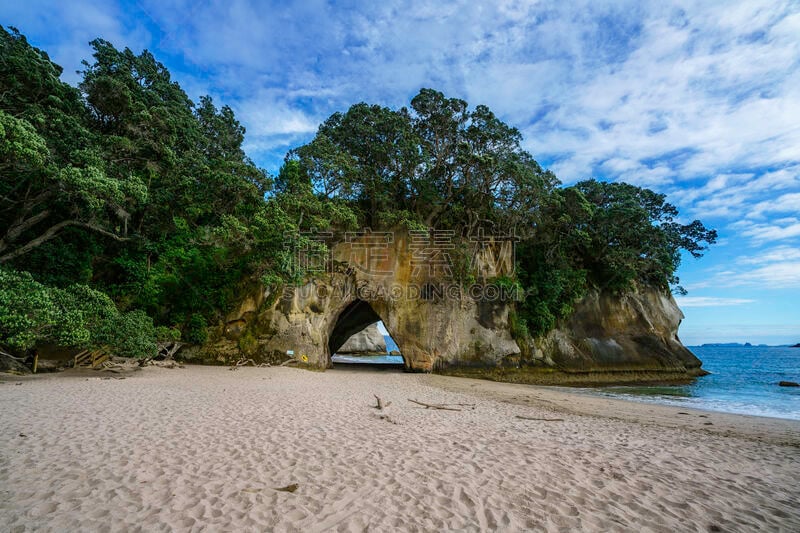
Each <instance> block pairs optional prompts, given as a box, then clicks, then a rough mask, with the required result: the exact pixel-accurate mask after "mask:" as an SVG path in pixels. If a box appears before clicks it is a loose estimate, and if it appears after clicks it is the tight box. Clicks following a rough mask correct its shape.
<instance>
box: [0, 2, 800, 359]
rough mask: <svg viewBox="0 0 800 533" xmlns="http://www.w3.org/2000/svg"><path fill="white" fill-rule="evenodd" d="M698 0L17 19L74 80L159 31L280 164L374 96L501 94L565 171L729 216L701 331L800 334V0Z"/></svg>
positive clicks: (799, 338) (191, 79) (314, 5)
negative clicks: (102, 55) (96, 51)
mask: <svg viewBox="0 0 800 533" xmlns="http://www.w3.org/2000/svg"><path fill="white" fill-rule="evenodd" d="M695 4H696V3H695V2H664V1H647V0H645V1H639V2H603V1H590V2H580V1H576V2H563V1H558V2H548V1H540V2H525V1H496V2H478V1H472V2H470V1H463V2H452V3H448V4H444V3H442V2H434V1H408V2H401V1H394V0H385V1H382V2H347V1H345V2H335V3H334V2H324V1H313V0H307V1H304V2H298V3H295V4H292V3H286V2H261V1H254V0H253V1H247V0H228V1H206V2H203V1H170V0H142V1H138V2H133V1H116V2H115V1H113V0H106V1H101V2H94V1H89V0H73V1H69V2H63V1H50V2H47V1H40V0H26V1H24V2H3V3H2V4H0V23H2V24H3V25H12V26H17V27H18V28H19V29H20V31H22V32H23V33H24V34H26V35H27V36H28V38H29V39H30V40H31V42H32V43H33V44H35V45H36V46H39V47H41V48H44V49H45V50H47V51H48V52H49V53H50V55H51V57H52V58H53V59H54V60H55V61H56V62H57V63H59V64H60V65H62V66H63V67H64V68H65V72H64V76H63V78H64V80H66V81H68V82H70V83H75V82H76V81H77V80H78V78H79V76H78V75H77V74H75V71H76V70H78V69H79V68H80V61H81V59H86V58H88V57H89V56H90V48H89V46H88V42H89V41H90V40H91V39H93V38H95V37H103V38H105V39H107V40H109V41H111V42H112V43H114V44H115V45H116V46H117V47H118V48H123V47H126V46H127V47H130V48H131V49H133V50H134V51H137V52H138V51H141V50H142V49H144V48H147V49H149V50H151V51H152V52H153V53H154V54H155V56H156V57H157V58H158V59H159V60H160V61H162V62H163V63H164V64H165V65H166V66H167V67H168V68H169V69H170V71H171V72H172V73H173V76H174V77H175V79H177V80H178V81H179V82H180V83H181V85H182V86H183V87H184V89H185V90H186V91H187V93H188V94H189V95H190V97H192V98H193V99H195V100H196V99H197V98H198V97H199V96H200V95H203V94H210V95H212V96H213V97H214V99H215V101H216V102H217V103H218V104H220V103H222V104H228V105H230V106H231V107H233V108H234V110H235V111H236V113H237V115H238V117H239V119H240V120H241V121H242V122H243V124H244V125H245V126H246V127H247V131H248V133H247V138H246V149H247V151H248V153H249V154H250V156H251V157H252V158H253V159H254V160H255V161H256V162H257V163H259V164H260V165H261V166H263V167H265V168H267V169H268V170H270V171H274V170H276V169H277V166H278V165H279V163H280V161H281V159H282V158H283V155H284V154H285V152H286V151H287V150H288V149H289V148H291V147H294V146H297V145H298V144H301V143H303V142H305V141H307V140H309V139H310V138H311V137H312V136H313V134H314V132H315V130H316V127H317V125H318V124H319V123H320V122H321V121H322V120H324V119H325V118H326V117H327V116H328V115H330V114H331V113H332V112H334V111H339V110H345V109H347V107H349V106H350V105H351V104H353V103H356V102H359V101H366V102H370V103H379V104H383V105H388V106H391V107H399V106H402V105H407V104H408V102H409V100H410V99H411V97H413V96H414V95H415V94H416V93H417V91H418V90H419V89H420V88H421V87H433V88H436V89H439V90H441V91H443V92H445V94H447V95H448V96H455V97H460V98H464V99H465V100H467V101H468V102H470V104H472V105H476V104H487V105H488V106H489V107H491V108H492V110H494V111H495V112H496V113H497V114H498V115H499V116H501V117H502V118H503V119H504V120H505V121H506V122H508V123H510V124H512V125H514V126H516V127H518V128H519V129H520V130H521V131H522V132H523V134H524V136H525V139H526V140H525V146H526V148H527V149H528V150H530V151H531V152H532V153H533V154H534V156H535V157H536V158H537V160H538V161H539V162H540V163H541V164H542V165H544V166H546V167H549V168H551V169H552V170H554V171H555V172H556V174H557V175H558V176H559V178H560V179H561V180H562V181H563V182H565V183H572V182H575V181H577V180H580V179H583V178H587V177H596V178H600V179H605V180H624V181H628V182H631V183H634V184H637V185H642V186H647V187H650V188H652V189H655V190H657V191H660V192H663V193H666V194H667V195H668V199H669V200H670V201H671V202H672V203H674V204H676V205H677V206H678V207H679V209H680V210H681V213H682V216H683V217H685V218H686V220H690V219H693V218H700V219H701V220H703V221H704V222H705V223H706V224H707V225H709V226H711V227H714V228H717V229H718V230H719V233H720V237H721V238H720V243H719V244H718V245H716V246H715V247H714V248H713V249H712V250H711V251H710V252H709V253H708V254H707V256H706V257H705V258H703V259H701V260H699V261H695V260H692V259H687V260H686V261H685V262H684V265H683V266H682V267H681V270H680V272H679V274H680V277H681V280H682V282H683V285H684V286H685V287H686V288H687V289H688V290H689V295H688V296H686V297H682V298H679V299H678V300H679V303H680V305H681V307H682V309H683V311H684V313H685V314H686V319H685V321H684V323H683V325H682V326H681V330H680V335H681V338H682V339H683V340H684V342H686V343H687V344H696V343H701V342H714V341H740V342H744V341H750V342H753V343H762V342H763V343H788V342H800V68H799V64H800V4H799V3H798V2H781V1H777V0H773V1H765V2H760V1H743V2H703V3H702V5H701V6H698V5H695Z"/></svg>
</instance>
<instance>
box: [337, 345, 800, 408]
mask: <svg viewBox="0 0 800 533" xmlns="http://www.w3.org/2000/svg"><path fill="white" fill-rule="evenodd" d="M386 345H387V348H388V349H389V350H396V349H397V345H396V344H395V343H394V340H392V338H391V337H389V336H388V335H387V336H386ZM689 349H690V350H692V352H694V354H695V355H697V357H699V358H700V360H701V361H703V368H704V369H706V370H707V371H709V372H711V374H710V375H708V376H704V377H701V378H697V379H696V380H695V381H694V382H692V383H690V384H687V385H649V386H642V385H639V386H614V387H598V388H591V389H587V388H582V389H580V390H582V391H584V392H586V393H589V394H601V395H603V396H611V397H617V398H624V399H626V400H635V401H641V402H653V403H660V404H667V405H675V406H679V407H693V408H696V409H707V410H709V411H723V412H726V413H739V414H746V415H757V416H771V417H776V418H790V419H793V420H800V388H795V387H779V386H778V382H779V381H795V382H800V348H790V347H786V346H690V347H689ZM334 362H339V363H375V364H395V365H400V364H402V363H403V358H402V357H400V356H390V355H386V356H372V357H347V356H336V358H335V359H334Z"/></svg>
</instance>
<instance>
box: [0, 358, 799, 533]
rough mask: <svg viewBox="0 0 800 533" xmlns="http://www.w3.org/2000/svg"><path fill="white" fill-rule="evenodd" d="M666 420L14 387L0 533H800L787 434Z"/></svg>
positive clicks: (476, 395) (795, 427)
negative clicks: (381, 410) (527, 532)
mask: <svg viewBox="0 0 800 533" xmlns="http://www.w3.org/2000/svg"><path fill="white" fill-rule="evenodd" d="M96 375H97V374H90V376H96ZM16 383H21V384H20V385H17V384H16ZM373 393H377V394H379V395H380V396H381V397H382V398H383V399H384V400H388V401H392V402H393V404H392V405H391V406H390V407H389V408H388V409H387V410H386V411H385V413H387V414H388V415H389V416H390V417H391V418H392V419H393V420H395V421H396V424H392V423H389V422H387V421H386V420H381V419H379V418H378V411H377V410H376V409H374V408H373V407H371V406H372V405H374V398H373V396H372V395H373ZM408 398H413V399H418V400H421V401H425V402H430V403H474V404H476V407H475V409H474V410H473V409H466V410H463V411H434V410H426V409H424V408H422V407H420V406H417V405H414V404H412V403H410V402H408V401H407V399H408ZM565 407H566V408H567V410H565ZM678 411H681V410H680V409H676V408H671V407H657V406H650V405H641V404H634V403H629V402H621V401H620V402H615V401H612V400H604V399H596V398H586V397H583V396H580V395H574V394H567V393H564V392H561V391H559V390H549V389H543V388H540V387H525V386H518V385H503V384H496V383H489V382H478V381H474V380H463V379H458V378H445V377H440V376H426V375H414V374H402V373H393V372H364V371H356V370H335V371H329V372H325V373H318V372H308V371H302V370H295V369H289V368H263V369H260V368H242V369H240V370H238V371H236V372H231V371H228V370H227V369H226V368H212V367H189V368H186V369H174V370H168V369H159V368H147V369H145V370H144V371H142V372H137V373H135V374H134V375H131V376H129V377H128V378H127V379H125V380H117V379H109V380H102V379H99V378H90V379H89V380H87V378H86V375H81V376H75V375H73V376H69V375H66V374H61V375H54V376H38V377H35V378H27V379H18V378H13V379H12V380H11V381H7V380H6V381H4V382H2V384H0V530H3V531H26V530H44V531H48V530H51V531H79V530H80V531H106V530H109V531H123V530H126V531H128V530H146V531H167V530H200V529H208V530H210V531H219V530H228V531H265V530H279V531H323V530H337V531H363V530H365V529H369V530H371V531H389V530H395V529H411V530H443V529H461V530H520V529H532V530H547V531H574V530H583V531H611V530H630V531H665V532H667V531H668V532H675V531H708V530H709V528H711V530H719V531H751V530H758V529H763V530H771V531H776V530H782V531H800V504H799V503H798V502H800V477H799V476H800V423H796V422H787V421H777V420H770V419H754V418H749V417H737V416H733V415H718V414H713V413H700V412H697V411H686V410H683V412H688V413H689V414H688V415H678V414H677V412H678ZM581 413H583V414H581ZM601 414H602V415H606V414H607V415H610V416H611V417H609V416H598V415H601ZM701 414H702V415H704V416H703V417H701V416H700V415H701ZM516 415H523V416H528V417H545V418H563V419H564V421H556V422H544V421H533V420H522V419H519V418H516ZM707 422H712V424H713V425H704V424H705V423H707ZM21 434H22V435H25V436H21ZM759 438H760V439H761V440H758V439H759ZM292 483H297V484H298V488H297V490H296V491H295V492H294V493H289V492H281V491H277V490H275V488H277V487H284V486H287V485H289V484H292ZM712 526H716V527H718V528H719V529H714V528H713V527H712Z"/></svg>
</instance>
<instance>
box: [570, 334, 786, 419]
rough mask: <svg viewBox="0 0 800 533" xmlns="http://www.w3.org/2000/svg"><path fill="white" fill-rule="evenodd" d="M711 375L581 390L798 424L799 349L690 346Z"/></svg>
mask: <svg viewBox="0 0 800 533" xmlns="http://www.w3.org/2000/svg"><path fill="white" fill-rule="evenodd" d="M689 349H690V350H692V352H694V354H695V355H696V356H697V357H699V358H700V360H701V361H703V368H704V369H705V370H707V371H709V372H711V374H710V375H708V376H703V377H701V378H697V379H696V380H695V381H694V382H692V383H691V384H688V385H672V386H620V387H600V388H597V389H592V390H587V389H584V390H587V392H591V393H595V394H597V393H599V394H602V395H604V396H612V397H618V398H624V399H628V400H636V401H644V402H654V403H660V404H667V405H675V406H679V407H693V408H697V409H706V410H709V411H722V412H726V413H739V414H746V415H757V416H769V417H775V418H789V419H793V420H800V388H797V387H779V386H778V382H779V381H794V382H799V383H800V348H789V347H782V346H767V347H763V346H730V347H729V346H724V347H723V346H690V347H689Z"/></svg>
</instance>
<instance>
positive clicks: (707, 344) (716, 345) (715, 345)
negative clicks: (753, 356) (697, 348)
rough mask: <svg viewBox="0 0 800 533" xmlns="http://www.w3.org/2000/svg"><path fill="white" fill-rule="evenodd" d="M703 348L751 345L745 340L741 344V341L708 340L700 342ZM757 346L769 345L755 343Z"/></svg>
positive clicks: (748, 346)
mask: <svg viewBox="0 0 800 533" xmlns="http://www.w3.org/2000/svg"><path fill="white" fill-rule="evenodd" d="M701 346H702V347H704V348H751V347H753V345H752V344H750V343H749V342H746V343H744V344H742V343H741V342H710V343H706V344H701ZM756 346H758V347H759V348H763V347H766V346H769V345H768V344H757V345H756Z"/></svg>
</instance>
